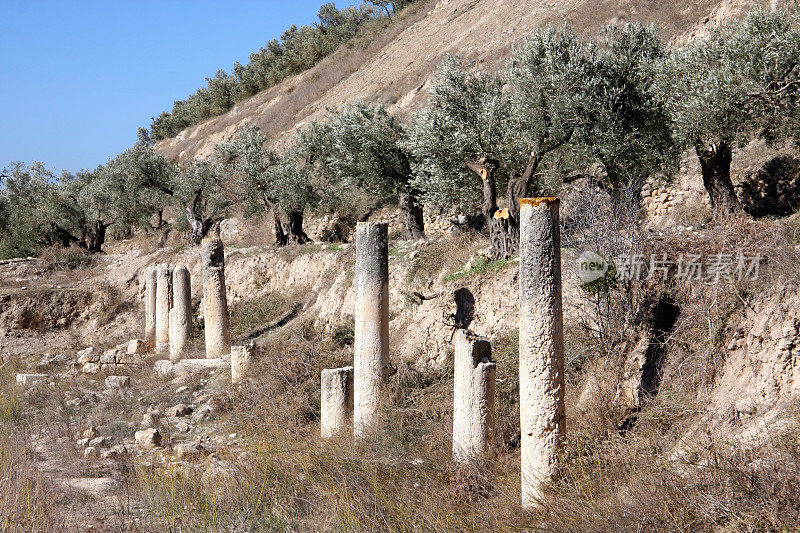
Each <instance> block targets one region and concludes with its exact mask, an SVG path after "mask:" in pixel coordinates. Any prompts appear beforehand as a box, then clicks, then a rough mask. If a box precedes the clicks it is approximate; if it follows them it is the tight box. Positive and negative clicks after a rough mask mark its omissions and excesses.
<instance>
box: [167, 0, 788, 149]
mask: <svg viewBox="0 0 800 533" xmlns="http://www.w3.org/2000/svg"><path fill="white" fill-rule="evenodd" d="M756 3H758V2H757V1H756V0H722V1H720V0H698V1H696V2H679V1H675V0H665V1H660V2H656V1H653V0H523V1H519V0H440V1H438V2H434V1H432V0H429V1H424V0H423V1H419V2H417V3H415V4H412V5H411V6H410V7H409V8H407V9H406V10H405V11H404V12H403V13H401V14H400V15H399V16H398V17H396V18H395V19H394V22H393V23H392V24H391V26H389V27H388V28H386V29H385V30H384V31H383V32H381V33H380V34H377V35H374V36H373V35H370V36H364V37H363V38H362V39H361V41H360V42H357V43H355V44H353V45H349V46H345V47H343V48H342V49H340V50H338V51H337V52H336V53H334V54H332V55H331V56H330V57H328V58H326V59H325V60H323V61H322V62H321V63H319V64H318V65H317V66H315V67H314V68H312V69H310V70H308V71H306V72H304V73H302V74H300V75H298V76H293V77H291V78H288V79H286V80H284V81H283V82H282V83H280V84H278V85H277V86H275V87H273V88H271V89H268V90H266V91H263V92H261V93H259V94H257V95H256V96H254V97H252V98H251V99H249V100H246V101H244V102H241V103H239V104H237V105H236V106H235V107H234V108H233V109H231V110H230V111H229V112H228V113H226V114H224V115H221V116H219V117H215V118H213V119H210V120H208V121H206V122H204V123H202V124H198V125H196V126H192V127H190V128H187V129H186V130H184V131H183V132H181V133H180V134H179V135H178V136H176V137H174V138H172V139H166V140H164V141H161V142H159V143H158V145H157V149H158V150H159V151H160V152H161V153H163V154H164V155H166V156H168V157H170V158H172V159H180V160H184V159H187V158H198V157H199V158H203V157H207V156H208V155H209V154H210V153H211V150H212V149H213V146H214V144H216V143H218V142H220V141H221V140H223V139H225V138H227V137H228V136H230V135H231V134H232V133H234V132H235V131H236V130H237V128H239V127H240V126H241V125H242V124H243V123H245V122H250V123H253V124H256V125H258V126H259V127H260V128H261V130H262V131H264V132H265V133H266V134H267V135H268V136H270V137H272V138H275V139H276V140H280V139H281V138H282V137H284V136H285V135H287V134H288V133H290V132H291V131H293V130H294V128H295V127H296V126H297V125H299V124H302V123H303V122H305V121H307V120H308V119H310V118H312V117H315V116H317V115H319V114H320V113H321V112H323V111H324V110H325V108H326V106H333V105H339V104H342V103H344V102H347V101H349V100H352V99H354V98H363V99H365V100H367V101H368V102H383V103H385V104H386V105H388V106H389V107H390V110H391V111H392V112H395V113H400V114H402V113H406V112H408V111H409V110H410V109H413V107H414V106H415V104H417V103H418V102H419V101H420V100H421V99H422V98H423V97H424V94H425V91H424V88H425V86H426V82H427V81H428V80H429V79H430V77H431V75H432V73H433V72H434V70H435V68H436V65H437V64H438V63H439V62H440V61H441V59H442V58H443V57H444V56H445V55H446V54H450V53H455V54H460V55H462V56H464V57H466V58H468V59H470V60H474V61H476V62H478V63H479V64H481V65H483V66H487V67H493V66H497V65H499V64H502V62H503V61H504V59H505V58H506V57H507V56H508V53H509V51H510V49H511V48H512V47H513V46H514V44H515V43H517V42H519V41H520V40H521V39H522V38H524V36H525V35H526V34H528V33H529V32H530V31H531V30H533V29H535V28H538V27H541V26H545V25H547V24H552V23H559V22H567V23H568V24H570V26H571V27H572V28H573V29H574V30H575V31H576V32H578V33H579V34H581V35H584V36H589V35H593V34H594V33H596V32H597V30H598V29H599V28H601V27H602V26H603V25H606V24H611V23H617V22H625V21H634V20H641V21H647V22H653V23H655V24H657V25H658V26H659V27H660V28H661V31H662V34H663V35H664V37H665V38H667V39H669V40H671V41H673V42H682V41H685V40H688V39H691V38H692V37H694V36H696V35H699V34H702V32H703V29H704V27H705V26H706V25H709V24H715V23H719V22H721V21H724V20H727V19H730V18H732V17H736V16H739V15H741V14H742V13H743V12H744V11H745V10H747V9H748V8H749V7H750V6H752V5H754V4H756ZM773 3H774V0H773Z"/></svg>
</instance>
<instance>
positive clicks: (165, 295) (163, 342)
mask: <svg viewBox="0 0 800 533" xmlns="http://www.w3.org/2000/svg"><path fill="white" fill-rule="evenodd" d="M171 300H172V267H171V266H170V265H168V264H166V263H162V264H160V265H158V266H156V354H158V355H167V354H169V310H170V308H171V307H172V301H171Z"/></svg>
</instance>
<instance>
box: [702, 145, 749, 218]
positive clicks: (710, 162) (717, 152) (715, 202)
mask: <svg viewBox="0 0 800 533" xmlns="http://www.w3.org/2000/svg"><path fill="white" fill-rule="evenodd" d="M695 151H696V152H697V157H698V159H699V160H700V168H701V170H702V173H703V186H704V187H705V188H706V192H708V197H709V198H710V199H711V208H712V209H713V211H714V216H719V215H728V214H733V213H738V212H739V211H741V209H742V205H741V203H739V199H738V198H737V197H736V191H735V190H734V189H733V182H732V181H731V160H732V154H731V147H730V145H729V144H728V143H726V142H725V141H722V142H719V143H717V144H712V145H709V146H701V145H700V144H698V145H697V146H696V147H695Z"/></svg>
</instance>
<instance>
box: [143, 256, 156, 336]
mask: <svg viewBox="0 0 800 533" xmlns="http://www.w3.org/2000/svg"><path fill="white" fill-rule="evenodd" d="M144 338H145V341H146V342H147V343H151V344H154V343H155V340H156V268H155V267H154V266H149V267H147V269H146V270H145V271H144Z"/></svg>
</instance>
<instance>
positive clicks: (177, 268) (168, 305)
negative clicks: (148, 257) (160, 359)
mask: <svg viewBox="0 0 800 533" xmlns="http://www.w3.org/2000/svg"><path fill="white" fill-rule="evenodd" d="M145 336H146V339H147V341H148V342H150V343H152V344H153V345H154V346H155V352H156V354H157V355H169V358H170V360H172V361H177V360H178V359H181V358H182V357H183V356H184V355H185V354H186V352H187V350H189V348H190V343H191V339H192V285H191V278H190V276H189V270H188V269H187V268H186V267H185V266H184V265H170V264H167V263H161V264H159V265H155V266H150V267H147V270H146V271H145Z"/></svg>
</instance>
